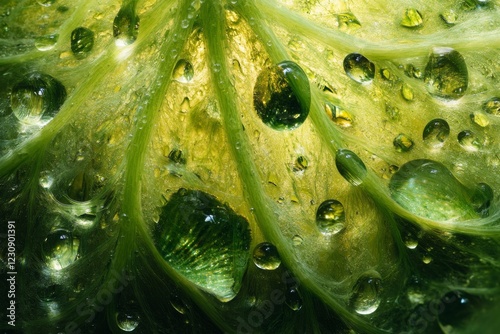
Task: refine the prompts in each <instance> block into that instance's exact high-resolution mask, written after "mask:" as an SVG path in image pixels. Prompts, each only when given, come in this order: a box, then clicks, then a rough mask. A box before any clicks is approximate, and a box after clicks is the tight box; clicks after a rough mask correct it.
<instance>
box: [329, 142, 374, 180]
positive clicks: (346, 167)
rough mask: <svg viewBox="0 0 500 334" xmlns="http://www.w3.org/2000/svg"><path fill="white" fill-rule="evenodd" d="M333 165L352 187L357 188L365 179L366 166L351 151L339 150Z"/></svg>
mask: <svg viewBox="0 0 500 334" xmlns="http://www.w3.org/2000/svg"><path fill="white" fill-rule="evenodd" d="M335 165H336V166H337V170H338V171H339V173H340V175H342V177H343V178H344V179H346V181H347V182H349V183H351V184H352V185H353V186H359V185H360V184H361V183H363V180H364V179H365V177H366V174H367V171H366V166H365V164H364V163H363V161H361V159H360V158H359V157H358V156H357V155H356V154H355V153H354V152H352V151H349V150H347V149H340V150H338V151H337V154H336V155H335Z"/></svg>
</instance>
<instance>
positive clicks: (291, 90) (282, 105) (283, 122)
mask: <svg viewBox="0 0 500 334" xmlns="http://www.w3.org/2000/svg"><path fill="white" fill-rule="evenodd" d="M253 103H254V108H255V110H256V111H257V115H259V117H260V118H261V119H262V121H263V122H264V124H266V125H268V126H269V127H271V128H273V129H275V130H291V129H294V128H296V127H298V126H300V125H301V124H302V123H304V121H305V120H306V118H307V115H309V107H310V104H311V91H310V87H309V79H308V78H307V75H306V74H305V73H304V71H303V70H302V68H300V66H299V65H297V64H296V63H294V62H292V61H284V62H281V63H279V64H278V65H276V66H273V67H271V68H266V69H264V70H263V71H262V72H261V73H260V74H259V76H258V77H257V81H256V83H255V87H254V94H253Z"/></svg>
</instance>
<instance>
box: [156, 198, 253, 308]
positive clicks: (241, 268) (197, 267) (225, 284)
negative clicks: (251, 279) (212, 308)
mask: <svg viewBox="0 0 500 334" xmlns="http://www.w3.org/2000/svg"><path fill="white" fill-rule="evenodd" d="M154 239H155V243H156V247H157V249H158V251H159V252H160V254H161V255H162V256H163V258H164V259H165V261H167V262H168V263H169V264H170V265H171V266H172V267H173V268H174V269H176V270H177V271H178V272H179V273H180V274H182V275H184V276H185V277H186V278H187V279H189V280H190V281H191V282H193V283H195V284H197V285H198V286H200V287H201V288H203V289H205V290H206V291H208V292H210V293H212V294H214V295H215V296H216V297H217V298H219V299H220V300H222V301H228V300H230V299H232V298H234V296H236V293H237V292H238V291H239V289H240V286H241V280H242V278H243V274H244V272H245V270H246V267H247V263H248V259H249V245H250V230H249V226H248V222H247V221H246V219H245V218H243V217H241V216H239V215H237V214H236V213H235V212H234V211H233V210H232V209H231V208H230V207H229V206H227V205H226V204H224V203H222V202H220V201H219V200H217V199H216V198H215V197H214V196H212V195H210V194H207V193H204V192H201V191H197V190H187V189H180V190H179V191H177V192H176V193H175V194H173V195H172V197H171V198H170V199H169V201H168V203H167V204H166V205H165V206H164V207H163V208H162V210H161V214H160V220H159V222H158V224H157V228H156V231H155V234H154Z"/></svg>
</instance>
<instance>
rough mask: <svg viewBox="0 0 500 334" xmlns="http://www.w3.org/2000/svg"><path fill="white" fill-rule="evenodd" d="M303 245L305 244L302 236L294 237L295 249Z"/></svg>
mask: <svg viewBox="0 0 500 334" xmlns="http://www.w3.org/2000/svg"><path fill="white" fill-rule="evenodd" d="M303 243H304V239H303V238H302V237H301V236H300V235H298V234H296V235H294V236H293V237H292V245H294V246H295V247H298V246H300V245H302V244H303Z"/></svg>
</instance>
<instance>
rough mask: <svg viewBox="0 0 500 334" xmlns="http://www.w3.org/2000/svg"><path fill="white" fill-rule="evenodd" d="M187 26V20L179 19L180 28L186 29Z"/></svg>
mask: <svg viewBox="0 0 500 334" xmlns="http://www.w3.org/2000/svg"><path fill="white" fill-rule="evenodd" d="M187 27H189V20H182V21H181V28H182V29H186V28H187Z"/></svg>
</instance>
